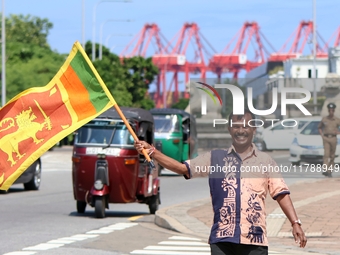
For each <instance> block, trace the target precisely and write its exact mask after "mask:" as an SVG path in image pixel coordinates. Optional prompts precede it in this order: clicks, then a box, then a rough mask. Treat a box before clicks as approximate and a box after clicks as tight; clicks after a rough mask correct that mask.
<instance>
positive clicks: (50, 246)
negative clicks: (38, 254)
mask: <svg viewBox="0 0 340 255" xmlns="http://www.w3.org/2000/svg"><path fill="white" fill-rule="evenodd" d="M61 246H64V244H50V243H41V244H37V245H35V246H30V247H26V248H23V250H24V251H46V250H50V249H54V248H59V247H61Z"/></svg>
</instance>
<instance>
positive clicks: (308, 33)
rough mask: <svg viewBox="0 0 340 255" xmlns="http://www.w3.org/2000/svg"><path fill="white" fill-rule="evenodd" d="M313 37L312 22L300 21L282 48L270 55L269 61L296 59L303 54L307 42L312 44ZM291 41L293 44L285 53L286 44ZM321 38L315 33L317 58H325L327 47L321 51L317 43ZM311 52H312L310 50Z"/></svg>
mask: <svg viewBox="0 0 340 255" xmlns="http://www.w3.org/2000/svg"><path fill="white" fill-rule="evenodd" d="M312 36H313V22H312V21H301V22H300V24H299V26H298V28H297V29H296V30H295V32H294V33H293V34H292V35H291V36H290V37H289V38H288V40H287V41H286V42H285V43H284V45H283V46H282V48H281V49H280V50H279V51H278V52H275V53H273V54H271V55H270V57H269V61H285V60H287V59H290V58H298V57H299V56H301V55H302V54H303V51H304V47H305V45H306V43H307V42H312ZM292 38H294V39H293V43H292V45H291V47H290V49H289V50H288V51H286V47H287V45H288V43H290V42H291V40H292ZM318 39H319V40H320V39H321V40H322V41H323V39H322V37H321V36H320V35H319V34H318V33H317V41H318V42H317V43H316V57H318V58H327V57H328V54H327V50H328V49H327V46H326V47H325V48H324V49H322V48H321V45H320V43H319V40H318ZM312 51H313V50H312Z"/></svg>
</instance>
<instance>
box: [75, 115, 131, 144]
mask: <svg viewBox="0 0 340 255" xmlns="http://www.w3.org/2000/svg"><path fill="white" fill-rule="evenodd" d="M112 135H113V139H112V142H111V145H133V137H132V136H131V134H130V133H129V131H128V129H127V127H126V126H125V125H124V124H123V123H122V122H118V123H117V122H114V121H96V120H94V121H91V122H89V123H88V124H86V125H84V126H82V127H81V128H80V129H79V130H78V132H77V137H76V140H75V143H76V144H102V145H103V144H106V145H107V144H108V143H109V141H110V139H111V137H112Z"/></svg>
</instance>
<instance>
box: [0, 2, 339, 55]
mask: <svg viewBox="0 0 340 255" xmlns="http://www.w3.org/2000/svg"><path fill="white" fill-rule="evenodd" d="M2 1H3V2H4V3H5V8H4V9H5V15H6V16H9V15H10V14H16V15H19V14H23V15H31V16H37V17H39V18H47V19H48V20H49V21H50V22H52V23H53V28H52V29H51V31H50V34H49V36H48V42H49V44H50V46H51V48H52V49H53V50H55V51H57V52H59V53H69V52H70V50H71V48H72V45H73V43H74V42H75V41H77V40H78V41H80V42H81V43H83V31H85V41H88V40H90V41H92V40H93V39H92V38H93V28H95V34H96V37H95V41H96V42H97V43H99V42H100V31H102V37H101V38H102V39H101V41H102V43H103V45H105V46H106V47H107V48H109V49H110V50H111V51H112V52H114V53H116V54H120V53H121V52H122V51H123V50H124V48H125V47H126V46H127V45H128V44H129V43H130V42H131V40H133V38H134V36H136V35H137V34H138V33H139V31H141V29H142V28H143V26H144V25H145V24H147V23H156V24H157V25H158V27H159V28H160V31H161V33H162V35H164V37H165V38H166V39H167V40H168V41H171V39H172V38H174V36H175V35H176V34H177V33H178V32H179V31H180V29H181V28H182V26H183V24H184V23H186V22H189V23H193V22H194V23H196V24H197V25H198V27H199V29H200V32H201V33H202V34H203V35H204V37H205V38H206V39H207V41H208V42H209V44H210V45H212V46H213V48H214V50H215V53H220V52H222V51H223V49H224V48H225V47H226V46H227V45H228V43H229V42H230V41H231V40H232V38H233V37H234V36H235V35H236V33H237V32H238V31H239V30H240V29H241V27H242V25H243V24H244V22H247V21H248V22H257V23H258V25H259V26H260V31H261V33H262V34H263V35H264V36H265V38H266V39H267V40H268V41H269V42H270V44H271V45H272V46H273V48H274V49H275V50H279V49H280V48H281V47H282V46H283V45H284V43H285V42H286V40H288V38H289V37H290V36H291V35H292V34H293V32H294V31H295V30H296V29H297V27H298V25H299V23H300V22H301V21H302V20H306V21H308V20H312V19H313V0H285V1H273V0H237V1H231V0H209V1H207V0H206V1H205V0H196V1H193V0H131V1H130V2H122V1H123V0H120V2H118V1H119V0H115V1H110V0H58V1H55V0H2ZM83 7H84V9H83ZM83 10H85V11H84V12H83ZM339 13H340V2H339V0H316V23H317V30H318V32H319V34H320V35H321V36H322V38H323V39H324V40H325V41H328V40H329V39H330V38H331V36H332V35H333V34H334V33H335V32H336V30H337V29H338V27H339V26H340V15H339ZM94 14H95V15H94ZM94 16H95V20H94ZM83 18H84V20H85V22H83ZM83 28H84V30H83ZM263 43H264V46H265V48H267V49H268V50H269V51H273V50H271V47H270V46H269V44H267V43H266V42H265V40H263ZM290 43H292V42H290ZM331 43H334V39H333V42H331ZM204 44H205V46H206V48H207V51H209V53H210V54H214V50H212V48H210V47H209V46H208V44H206V43H204ZM131 45H132V46H134V45H135V43H132V44H131ZM288 45H289V44H288ZM190 47H191V46H190V45H189V48H188V55H190V54H191V53H190V50H191V49H190ZM308 47H309V48H311V47H312V45H311V44H308V45H307V46H306V51H307V52H308V51H309V48H308ZM191 48H192V47H191ZM232 48H233V45H231V47H230V49H232ZM192 49H193V48H192ZM252 49H253V48H252V47H250V46H249V48H248V51H249V53H248V54H249V55H252V54H253V53H252V52H253V51H252ZM131 50H132V47H130V48H129V49H128V51H127V52H131ZM153 52H154V48H152V47H150V49H149V50H148V52H147V55H151V54H152V53H153ZM306 54H308V53H306ZM206 58H208V57H206ZM206 61H207V60H206Z"/></svg>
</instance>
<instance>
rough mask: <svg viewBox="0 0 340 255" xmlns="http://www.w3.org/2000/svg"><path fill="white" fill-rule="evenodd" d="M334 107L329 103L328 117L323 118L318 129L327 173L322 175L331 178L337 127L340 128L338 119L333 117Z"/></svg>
mask: <svg viewBox="0 0 340 255" xmlns="http://www.w3.org/2000/svg"><path fill="white" fill-rule="evenodd" d="M335 107H336V105H335V104H334V103H329V104H328V105H327V108H328V116H326V117H323V118H322V119H321V122H320V123H319V126H318V129H319V133H320V135H321V136H322V140H323V147H324V156H323V164H324V166H323V167H325V165H326V166H327V169H328V170H327V171H324V172H323V173H322V174H323V175H325V176H328V177H332V169H333V167H334V158H335V150H336V145H337V137H336V136H337V134H338V133H339V131H338V127H339V126H340V119H339V118H337V117H335V116H334V111H335Z"/></svg>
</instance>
